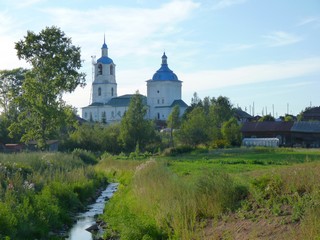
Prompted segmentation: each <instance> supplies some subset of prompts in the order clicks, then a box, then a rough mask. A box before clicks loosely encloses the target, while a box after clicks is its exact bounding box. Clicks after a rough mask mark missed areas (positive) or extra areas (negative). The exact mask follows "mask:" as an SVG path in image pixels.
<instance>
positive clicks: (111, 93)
mask: <svg viewBox="0 0 320 240" xmlns="http://www.w3.org/2000/svg"><path fill="white" fill-rule="evenodd" d="M111 96H113V88H111Z"/></svg>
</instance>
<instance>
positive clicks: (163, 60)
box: [162, 52, 168, 65]
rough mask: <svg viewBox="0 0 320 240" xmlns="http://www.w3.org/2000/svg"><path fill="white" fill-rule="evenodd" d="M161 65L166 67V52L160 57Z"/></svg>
mask: <svg viewBox="0 0 320 240" xmlns="http://www.w3.org/2000/svg"><path fill="white" fill-rule="evenodd" d="M162 65H168V63H167V56H166V52H163V55H162Z"/></svg>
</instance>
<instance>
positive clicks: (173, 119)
mask: <svg viewBox="0 0 320 240" xmlns="http://www.w3.org/2000/svg"><path fill="white" fill-rule="evenodd" d="M167 125H168V127H169V128H170V143H171V146H172V147H174V142H173V129H177V128H179V126H180V108H179V106H178V105H175V106H174V107H173V109H172V111H171V113H170V115H169V116H168V119H167Z"/></svg>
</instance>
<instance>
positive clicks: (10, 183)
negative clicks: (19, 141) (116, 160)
mask: <svg viewBox="0 0 320 240" xmlns="http://www.w3.org/2000/svg"><path fill="white" fill-rule="evenodd" d="M105 182H106V179H105V178H104V176H103V175H101V174H97V172H96V171H95V170H94V168H93V167H92V166H87V165H86V164H85V163H84V162H83V161H82V160H81V159H80V158H79V157H76V156H73V155H71V154H62V153H20V154H0V239H2V238H5V237H6V239H49V236H48V235H49V232H50V231H56V230H59V229H61V228H62V227H63V226H65V225H69V224H71V223H72V218H71V213H72V212H76V211H78V210H79V209H82V208H83V206H84V204H86V202H87V201H88V200H89V199H90V198H91V197H92V196H94V195H95V192H96V189H97V188H98V187H99V186H101V184H103V183H105ZM51 238H55V237H51Z"/></svg>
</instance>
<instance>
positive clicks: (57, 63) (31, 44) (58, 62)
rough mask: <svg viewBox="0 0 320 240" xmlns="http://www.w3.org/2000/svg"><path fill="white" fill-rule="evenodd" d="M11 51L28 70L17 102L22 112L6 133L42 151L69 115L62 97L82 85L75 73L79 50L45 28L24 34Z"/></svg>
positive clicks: (57, 31) (81, 77)
mask: <svg viewBox="0 0 320 240" xmlns="http://www.w3.org/2000/svg"><path fill="white" fill-rule="evenodd" d="M15 49H16V50H17V55H18V57H19V59H25V60H26V61H27V62H28V63H30V64H31V66H32V68H31V70H30V71H29V72H28V73H27V74H26V78H25V81H24V83H23V85H22V94H21V96H20V97H19V98H18V99H17V100H18V102H19V105H21V106H22V111H21V112H20V113H19V117H18V121H17V122H16V123H13V124H12V125H11V126H10V131H11V133H12V134H14V133H16V132H23V136H22V138H21V140H22V141H23V142H28V141H30V140H36V141H37V143H38V147H40V148H44V147H45V145H46V140H48V139H50V138H52V137H55V136H56V134H57V130H58V129H59V128H60V127H62V126H65V125H67V124H68V123H70V122H68V121H69V120H71V117H72V115H73V114H72V109H71V107H69V106H66V104H65V102H64V101H63V99H62V95H63V93H66V92H72V91H74V90H75V88H76V87H77V86H78V85H80V86H83V85H84V84H85V74H84V73H79V72H78V70H79V69H80V68H81V65H82V61H81V59H80V47H76V46H74V45H72V42H71V39H70V38H68V37H66V35H65V33H64V32H62V31H61V30H60V29H59V28H57V27H46V28H45V29H44V30H42V31H41V32H40V33H39V34H36V33H34V32H31V31H28V33H27V36H26V37H24V39H23V40H20V41H19V42H17V43H16V45H15Z"/></svg>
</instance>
